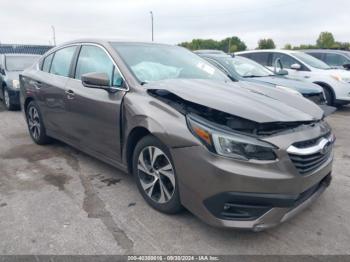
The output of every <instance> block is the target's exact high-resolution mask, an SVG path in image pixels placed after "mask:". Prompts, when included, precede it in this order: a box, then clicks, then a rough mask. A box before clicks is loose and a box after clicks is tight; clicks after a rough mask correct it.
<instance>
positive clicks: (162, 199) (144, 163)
mask: <svg viewBox="0 0 350 262" xmlns="http://www.w3.org/2000/svg"><path fill="white" fill-rule="evenodd" d="M133 174H134V176H135V179H136V183H137V187H138V189H139V191H140V193H141V195H142V196H143V198H144V199H145V200H146V202H147V203H148V204H149V205H150V206H152V207H153V208H155V209H156V210H158V211H161V212H163V213H168V214H175V213H178V212H180V211H181V210H182V205H181V202H180V195H179V188H178V183H177V178H176V172H175V167H174V164H173V162H172V159H171V155H170V152H169V150H168V148H167V147H166V146H165V145H164V144H163V143H162V142H160V141H159V140H158V139H157V138H155V137H154V136H152V135H148V136H146V137H144V138H143V139H141V140H140V141H139V143H138V144H137V145H136V148H135V150H134V155H133Z"/></svg>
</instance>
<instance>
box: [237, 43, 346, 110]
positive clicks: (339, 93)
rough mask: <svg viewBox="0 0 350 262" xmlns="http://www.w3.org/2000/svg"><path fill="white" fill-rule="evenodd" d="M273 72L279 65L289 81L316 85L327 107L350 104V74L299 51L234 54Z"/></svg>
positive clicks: (255, 51) (263, 51)
mask: <svg viewBox="0 0 350 262" xmlns="http://www.w3.org/2000/svg"><path fill="white" fill-rule="evenodd" d="M236 55H239V56H244V57H247V58H250V59H252V60H254V61H256V62H258V63H260V64H262V65H263V66H266V67H268V68H270V69H273V70H274V71H275V72H276V71H277V68H278V67H279V65H281V67H283V70H287V71H288V78H291V79H298V80H303V81H308V82H312V83H315V84H318V85H319V86H321V87H322V88H323V91H324V93H325V96H326V100H327V104H328V105H336V106H338V105H344V104H349V103H350V72H349V71H346V70H341V69H332V68H331V67H330V66H329V65H327V64H326V63H324V62H323V61H321V60H319V59H317V58H315V57H313V56H310V55H308V54H305V53H303V52H300V51H290V50H275V49H272V50H254V51H244V52H237V53H236Z"/></svg>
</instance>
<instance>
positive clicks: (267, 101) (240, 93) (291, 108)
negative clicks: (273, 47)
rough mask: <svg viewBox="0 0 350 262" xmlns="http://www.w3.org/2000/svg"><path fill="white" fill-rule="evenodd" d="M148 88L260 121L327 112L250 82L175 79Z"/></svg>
mask: <svg viewBox="0 0 350 262" xmlns="http://www.w3.org/2000/svg"><path fill="white" fill-rule="evenodd" d="M145 87H146V88H147V89H148V90H157V89H158V90H159V89H160V90H167V91H169V92H171V93H173V94H175V95H177V96H178V97H180V98H182V99H184V100H186V101H190V102H192V103H196V104H199V105H203V106H206V107H209V108H213V109H216V110H219V111H222V112H225V113H228V114H231V115H235V116H238V117H241V118H245V119H248V120H251V121H255V122H257V123H267V122H298V121H313V120H319V119H321V118H322V117H323V111H322V110H321V109H320V108H319V107H318V106H317V105H316V104H314V103H312V102H310V101H308V100H307V99H305V98H303V97H301V96H298V95H293V94H290V93H288V92H286V91H281V90H278V89H275V88H268V87H264V86H259V85H256V84H254V83H247V82H235V83H234V82H219V81H212V80H202V79H198V80H197V79H195V80H194V79H190V80H187V79H172V80H163V81H157V82H150V83H148V84H147V85H145Z"/></svg>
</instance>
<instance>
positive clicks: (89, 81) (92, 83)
mask: <svg viewBox="0 0 350 262" xmlns="http://www.w3.org/2000/svg"><path fill="white" fill-rule="evenodd" d="M81 81H82V83H83V86H85V87H88V88H99V89H104V90H107V91H110V88H111V86H110V81H109V77H108V75H107V74H106V73H95V72H93V73H86V74H83V75H82V76H81Z"/></svg>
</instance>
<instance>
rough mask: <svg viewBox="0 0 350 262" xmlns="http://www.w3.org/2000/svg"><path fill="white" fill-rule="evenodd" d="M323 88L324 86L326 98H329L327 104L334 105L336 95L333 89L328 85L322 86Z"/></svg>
mask: <svg viewBox="0 0 350 262" xmlns="http://www.w3.org/2000/svg"><path fill="white" fill-rule="evenodd" d="M322 88H323V92H324V95H325V97H326V100H327V105H329V106H333V105H334V97H333V93H332V91H331V90H330V89H329V88H327V87H323V86H322Z"/></svg>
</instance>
